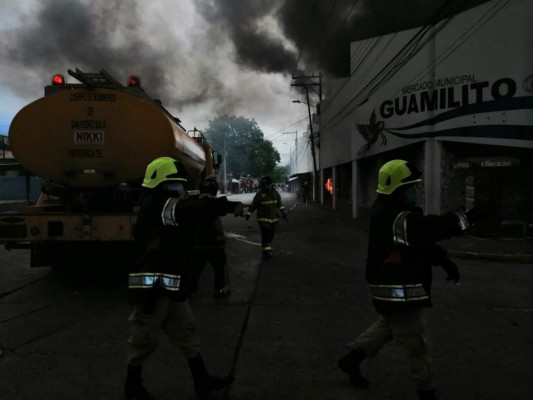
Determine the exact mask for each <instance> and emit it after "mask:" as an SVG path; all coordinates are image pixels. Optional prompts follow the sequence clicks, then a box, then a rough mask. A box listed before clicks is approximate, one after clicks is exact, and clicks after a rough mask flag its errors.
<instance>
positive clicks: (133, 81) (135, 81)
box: [128, 75, 141, 87]
mask: <svg viewBox="0 0 533 400" xmlns="http://www.w3.org/2000/svg"><path fill="white" fill-rule="evenodd" d="M128 86H130V87H141V78H139V77H138V76H136V75H131V76H130V77H129V78H128Z"/></svg>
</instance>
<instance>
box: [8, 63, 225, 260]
mask: <svg viewBox="0 0 533 400" xmlns="http://www.w3.org/2000/svg"><path fill="white" fill-rule="evenodd" d="M68 74H69V75H70V76H71V77H73V78H75V79H76V80H77V81H78V82H76V83H70V82H67V79H66V78H65V76H64V75H62V74H55V75H54V76H53V77H52V81H51V84H50V85H47V86H46V87H45V90H44V96H43V97H42V98H39V99H37V100H35V101H33V102H32V103H30V104H28V105H26V106H25V107H23V108H22V109H21V110H20V111H19V112H18V113H17V114H16V115H15V117H14V118H13V121H12V123H11V125H10V127H9V143H10V145H11V150H12V152H13V155H14V157H15V159H16V160H17V161H18V162H19V163H20V165H21V166H22V167H23V168H24V169H25V170H26V171H29V172H30V173H31V174H32V175H35V176H38V177H40V178H42V179H43V182H44V183H43V184H42V187H41V193H40V196H39V197H38V199H37V201H35V202H33V203H31V204H28V205H26V206H21V207H19V208H17V209H15V210H11V211H6V212H2V213H0V244H3V245H5V247H6V248H7V249H8V250H9V249H30V250H31V266H32V267H38V266H51V267H71V266H72V267H74V266H75V265H78V264H79V263H80V262H81V261H87V260H90V259H91V256H92V255H95V254H100V255H101V254H102V252H105V253H106V254H107V255H109V256H110V257H112V256H117V257H118V258H119V260H120V259H121V258H122V257H125V258H127V256H128V255H130V254H132V252H131V249H132V245H133V237H132V229H133V226H134V224H135V222H136V216H137V212H138V206H137V204H138V199H139V195H140V193H141V191H142V188H141V183H142V179H143V177H144V172H145V169H146V166H147V165H148V163H149V162H150V161H152V160H153V159H155V158H157V157H162V156H169V157H174V158H176V159H179V160H181V161H182V162H183V163H184V164H185V165H186V167H187V169H188V172H189V183H188V190H189V191H191V192H194V191H195V190H197V189H198V186H199V183H200V181H201V179H202V177H204V176H209V175H215V174H216V173H217V170H218V168H219V166H220V163H221V155H220V154H218V153H216V152H215V151H213V149H212V148H211V146H210V145H209V143H208V142H207V141H206V139H205V137H204V136H203V135H202V134H201V132H200V131H198V130H197V129H196V128H194V129H193V130H191V131H186V130H185V128H184V127H183V126H182V125H181V121H180V120H179V119H178V118H176V117H174V116H173V115H172V114H171V113H170V112H169V111H168V110H167V109H166V108H165V107H163V105H162V103H161V101H159V100H157V99H154V98H152V97H150V96H149V95H148V94H147V93H146V92H145V91H144V89H143V88H142V86H141V80H140V78H139V77H138V76H133V75H132V76H130V77H128V80H127V84H126V85H123V84H121V83H120V82H119V81H117V80H116V79H115V78H114V77H113V76H112V75H111V74H109V73H108V72H107V71H105V70H101V71H100V72H97V73H85V72H82V71H81V70H79V69H76V70H75V71H73V70H70V69H69V70H68ZM123 261H125V260H123Z"/></svg>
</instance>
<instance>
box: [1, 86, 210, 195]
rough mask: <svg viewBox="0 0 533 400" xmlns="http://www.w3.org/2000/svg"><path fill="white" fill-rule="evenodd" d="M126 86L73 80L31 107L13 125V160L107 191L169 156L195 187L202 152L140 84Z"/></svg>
mask: <svg viewBox="0 0 533 400" xmlns="http://www.w3.org/2000/svg"><path fill="white" fill-rule="evenodd" d="M126 89H128V88H126V87H121V88H105V87H94V86H90V85H70V86H67V87H65V89H64V90H58V91H56V92H55V93H53V94H49V95H47V96H45V97H42V98H40V99H38V100H36V101H34V102H32V103H30V104H28V105H27V106H26V107H24V108H23V109H22V110H20V111H19V112H18V113H17V114H16V116H15V118H14V119H13V121H12V124H11V126H10V129H9V141H10V144H11V148H12V151H13V154H14V156H15V158H16V159H17V160H18V161H19V162H20V163H21V165H23V166H24V168H25V169H27V170H28V171H30V172H31V173H32V174H34V175H37V176H40V177H41V178H44V179H47V180H50V181H53V182H54V183H56V184H61V185H65V186H67V187H72V188H82V189H102V188H109V187H114V186H117V185H119V184H121V183H123V182H132V181H136V180H139V179H142V177H143V175H144V171H145V168H146V165H147V164H148V163H149V162H150V161H152V160H153V159H154V158H157V157H160V156H170V157H174V158H178V159H180V160H181V161H182V162H183V163H184V164H185V165H186V166H187V168H188V171H189V174H190V187H191V188H194V187H197V185H198V184H199V180H200V176H201V174H202V172H203V170H204V167H205V165H206V155H205V151H204V149H203V148H202V147H201V145H200V144H198V143H197V142H195V141H194V140H193V139H192V138H190V137H189V136H188V135H187V133H186V131H185V130H184V129H183V127H182V126H181V125H180V124H179V122H178V120H176V119H175V118H174V117H172V115H170V114H169V113H168V112H167V111H166V110H165V109H164V108H163V107H162V106H161V105H160V104H159V103H158V102H157V101H154V100H152V99H150V98H149V97H148V96H146V95H144V94H143V92H142V89H137V91H134V90H129V91H128V90H126Z"/></svg>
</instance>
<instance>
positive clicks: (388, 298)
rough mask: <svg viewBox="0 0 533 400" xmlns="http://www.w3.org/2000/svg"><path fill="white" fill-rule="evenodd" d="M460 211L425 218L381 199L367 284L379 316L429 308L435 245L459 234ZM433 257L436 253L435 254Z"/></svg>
mask: <svg viewBox="0 0 533 400" xmlns="http://www.w3.org/2000/svg"><path fill="white" fill-rule="evenodd" d="M462 217H463V215H461V213H448V214H446V215H442V216H441V215H424V214H423V213H422V210H421V209H418V208H415V207H412V206H410V205H408V204H406V203H402V202H401V200H400V199H398V198H394V197H383V196H380V197H379V198H378V200H377V201H376V202H375V204H374V206H373V208H372V215H371V220H370V231H369V244H368V257H367V265H366V280H367V282H368V284H369V286H370V292H371V295H372V301H373V303H374V306H375V308H376V310H377V311H378V313H380V314H387V313H393V312H401V311H404V310H412V309H418V308H422V307H430V306H431V305H432V303H431V280H432V269H431V268H432V265H437V264H436V263H435V260H436V258H438V257H436V251H435V248H436V247H438V246H436V245H435V242H436V241H439V240H443V239H447V238H450V237H452V236H454V235H460V234H461V233H462V231H463V230H464V229H465V221H466V218H462ZM434 253H435V254H434Z"/></svg>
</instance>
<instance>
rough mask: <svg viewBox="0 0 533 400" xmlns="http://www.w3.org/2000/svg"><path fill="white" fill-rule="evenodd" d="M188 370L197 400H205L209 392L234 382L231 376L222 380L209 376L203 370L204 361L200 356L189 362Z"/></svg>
mask: <svg viewBox="0 0 533 400" xmlns="http://www.w3.org/2000/svg"><path fill="white" fill-rule="evenodd" d="M189 368H190V369H191V373H192V378H193V380H194V390H195V392H196V397H197V399H198V400H206V399H207V398H208V396H209V393H210V392H212V391H214V390H219V389H223V388H225V387H228V386H229V385H231V383H232V382H233V381H234V380H235V378H234V377H233V376H231V375H228V376H225V377H224V378H220V377H218V376H211V375H209V374H208V373H207V371H206V369H205V365H204V360H203V359H202V356H200V355H198V356H196V357H194V358H191V359H190V360H189Z"/></svg>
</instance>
